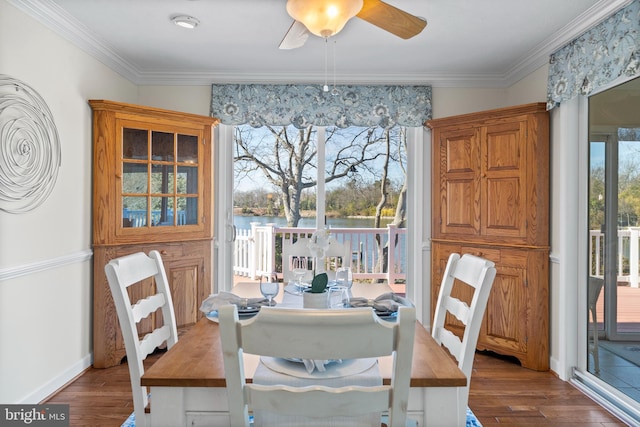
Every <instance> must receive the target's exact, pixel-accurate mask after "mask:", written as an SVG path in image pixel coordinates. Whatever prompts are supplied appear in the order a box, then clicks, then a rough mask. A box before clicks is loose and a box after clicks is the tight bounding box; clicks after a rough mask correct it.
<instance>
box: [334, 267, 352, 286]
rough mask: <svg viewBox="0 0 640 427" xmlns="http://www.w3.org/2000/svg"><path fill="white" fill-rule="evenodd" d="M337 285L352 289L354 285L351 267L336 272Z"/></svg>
mask: <svg viewBox="0 0 640 427" xmlns="http://www.w3.org/2000/svg"><path fill="white" fill-rule="evenodd" d="M336 284H337V285H339V286H344V287H345V288H347V289H351V285H353V273H351V268H350V267H340V268H338V269H337V270H336Z"/></svg>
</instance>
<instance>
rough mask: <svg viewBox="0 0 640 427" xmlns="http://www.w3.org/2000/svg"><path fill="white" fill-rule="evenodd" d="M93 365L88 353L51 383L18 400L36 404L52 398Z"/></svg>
mask: <svg viewBox="0 0 640 427" xmlns="http://www.w3.org/2000/svg"><path fill="white" fill-rule="evenodd" d="M92 364H93V353H90V354H88V355H86V356H85V357H83V358H82V359H80V360H79V361H78V362H76V363H75V364H73V366H71V367H70V368H69V369H67V370H65V371H64V372H62V373H60V375H58V376H56V377H55V378H53V379H52V380H51V381H49V382H48V383H46V384H45V385H43V386H42V387H40V388H38V389H37V390H35V391H34V392H33V393H31V394H29V395H27V396H25V397H24V398H23V399H21V400H20V402H16V403H20V404H38V403H42V402H44V401H45V400H47V399H49V398H50V397H52V396H53V395H54V394H56V393H57V392H58V391H59V390H60V389H61V388H63V387H64V386H66V385H67V384H69V383H70V382H71V381H73V380H74V379H76V378H77V377H78V376H79V375H80V374H82V373H83V372H84V371H86V370H87V369H88V368H90V367H91V365H92Z"/></svg>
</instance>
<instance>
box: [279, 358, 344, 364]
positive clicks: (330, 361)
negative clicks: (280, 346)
mask: <svg viewBox="0 0 640 427" xmlns="http://www.w3.org/2000/svg"><path fill="white" fill-rule="evenodd" d="M283 359H284V360H287V361H289V362H293V363H304V360H302V359H300V358H298V357H283ZM336 362H340V360H338V359H336V360H333V359H332V360H329V361H328V362H327V363H325V366H326V365H329V364H331V363H336Z"/></svg>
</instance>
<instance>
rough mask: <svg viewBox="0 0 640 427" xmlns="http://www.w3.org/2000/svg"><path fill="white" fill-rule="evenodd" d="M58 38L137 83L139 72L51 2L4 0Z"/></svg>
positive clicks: (47, 0)
mask: <svg viewBox="0 0 640 427" xmlns="http://www.w3.org/2000/svg"><path fill="white" fill-rule="evenodd" d="M7 1H8V2H9V3H10V4H12V5H13V6H15V7H16V8H18V9H20V10H21V11H23V12H24V13H26V14H27V15H29V16H31V17H32V18H34V19H36V20H37V21H39V22H40V23H42V24H43V25H44V26H45V27H47V28H49V29H50V30H52V31H53V32H54V33H56V34H58V35H59V36H61V37H62V38H64V39H66V40H68V41H69V42H71V43H73V44H74V45H75V46H77V47H78V48H80V49H81V50H83V51H85V52H86V53H88V54H89V55H90V56H92V57H94V58H95V59H97V60H98V61H100V62H102V63H103V64H104V65H106V66H107V67H109V68H111V69H112V70H114V71H115V72H117V73H118V74H120V75H122V76H123V77H124V78H126V79H127V80H129V81H131V82H132V83H139V79H138V76H139V75H140V71H139V70H138V69H137V68H136V67H135V66H134V65H133V64H131V63H130V62H129V61H127V60H126V59H124V58H123V57H122V56H120V55H119V54H118V53H117V52H116V51H115V49H113V48H112V47H111V46H109V45H108V44H107V43H105V42H104V41H102V40H99V39H98V38H96V37H95V36H94V35H93V34H92V32H91V31H90V30H89V29H88V28H87V27H86V26H84V25H83V24H82V23H80V22H78V20H76V19H75V18H74V17H73V16H71V15H70V14H69V13H67V12H66V11H65V10H64V9H62V8H61V7H60V6H58V5H57V4H56V3H54V2H53V1H51V0H7Z"/></svg>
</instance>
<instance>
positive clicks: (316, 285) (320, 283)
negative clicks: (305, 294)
mask: <svg viewBox="0 0 640 427" xmlns="http://www.w3.org/2000/svg"><path fill="white" fill-rule="evenodd" d="M328 283H329V276H327V273H320V274H318V275H317V276H314V277H313V281H312V282H311V293H313V294H320V293H322V292H324V291H325V289H326V288H327V284H328Z"/></svg>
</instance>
